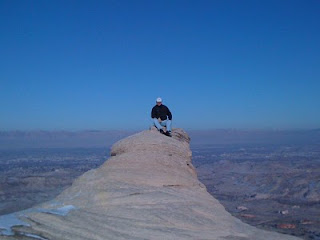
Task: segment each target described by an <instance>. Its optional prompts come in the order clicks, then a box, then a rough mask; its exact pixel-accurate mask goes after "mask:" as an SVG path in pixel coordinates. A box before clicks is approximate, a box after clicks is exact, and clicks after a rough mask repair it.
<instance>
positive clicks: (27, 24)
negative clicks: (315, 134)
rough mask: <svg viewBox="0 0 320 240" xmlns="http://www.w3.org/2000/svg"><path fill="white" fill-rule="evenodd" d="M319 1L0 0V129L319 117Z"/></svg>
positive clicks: (225, 124)
mask: <svg viewBox="0 0 320 240" xmlns="http://www.w3.org/2000/svg"><path fill="white" fill-rule="evenodd" d="M319 12H320V2H319V1H318V0H310V1H302V0H301V1H295V0H282V1H279V0H277V1H272V0H265V1H264V0H261V1H255V0H252V1H249V0H243V1H239V0H226V1H213V0H212V1H182V0H181V1H169V0H168V1H153V0H151V1H141V0H137V1H131V0H130V1H69V0H68V1H32V0H30V1H14V0H8V1H4V0H1V1H0V29H1V37H0V52H1V54H0V101H1V104H0V130H17V129H18V130H33V129H44V130H61V129H63V130H80V129H141V128H147V126H148V125H149V124H150V111H151V108H152V107H153V105H154V103H155V99H156V98H157V97H159V96H161V97H162V98H163V99H164V104H166V105H167V106H168V107H169V108H170V110H171V111H172V113H173V125H174V127H182V128H187V129H208V128H210V129H215V128H254V129H255V128H280V129H288V128H319V123H320V111H319V109H320V94H319V92H320V44H319V43H320V27H319V26H320V14H319Z"/></svg>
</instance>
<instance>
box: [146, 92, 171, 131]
mask: <svg viewBox="0 0 320 240" xmlns="http://www.w3.org/2000/svg"><path fill="white" fill-rule="evenodd" d="M151 118H152V120H153V124H154V125H155V126H156V128H157V129H158V131H159V132H160V133H162V134H164V135H166V136H168V137H171V120H172V114H171V112H170V110H169V108H168V107H167V106H165V105H163V104H162V99H161V98H157V100H156V105H155V106H154V107H153V108H152V111H151ZM162 127H166V128H167V131H166V132H164V131H163V129H162Z"/></svg>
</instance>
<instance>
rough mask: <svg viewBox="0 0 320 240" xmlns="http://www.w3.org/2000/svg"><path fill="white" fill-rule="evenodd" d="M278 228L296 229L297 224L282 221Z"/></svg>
mask: <svg viewBox="0 0 320 240" xmlns="http://www.w3.org/2000/svg"><path fill="white" fill-rule="evenodd" d="M278 228H281V229H294V228H296V225H295V224H290V223H282V224H279V225H278Z"/></svg>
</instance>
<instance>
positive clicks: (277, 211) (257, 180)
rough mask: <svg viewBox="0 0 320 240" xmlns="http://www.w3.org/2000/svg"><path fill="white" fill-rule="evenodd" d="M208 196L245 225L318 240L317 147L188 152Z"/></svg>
mask: <svg viewBox="0 0 320 240" xmlns="http://www.w3.org/2000/svg"><path fill="white" fill-rule="evenodd" d="M193 164H194V166H195V167H196V169H197V172H198V177H199V180H200V181H201V182H203V183H204V184H205V185H206V186H207V190H208V191H209V193H211V194H212V195H213V196H214V197H215V198H217V199H218V200H219V201H220V202H221V203H222V204H223V205H224V206H225V207H226V209H227V210H228V211H229V212H230V213H232V214H233V215H234V216H236V217H238V218H240V219H242V220H243V221H244V222H247V223H249V224H252V225H254V226H257V227H262V228H266V229H271V230H277V231H279V232H284V233H289V234H294V235H297V236H303V237H304V238H305V239H320V219H319V216H320V145H319V144H314V145H313V144H310V145H309V144H295V145H293V144H289V145H275V144H231V145H203V146H198V147H194V148H193Z"/></svg>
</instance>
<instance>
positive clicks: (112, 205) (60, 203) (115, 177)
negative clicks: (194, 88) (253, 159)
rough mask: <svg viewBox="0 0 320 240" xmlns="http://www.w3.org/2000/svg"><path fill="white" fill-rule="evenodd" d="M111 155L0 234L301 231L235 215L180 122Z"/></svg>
mask: <svg viewBox="0 0 320 240" xmlns="http://www.w3.org/2000/svg"><path fill="white" fill-rule="evenodd" d="M111 155H112V157H111V158H110V159H109V160H108V161H106V162H105V163H104V164H103V165H102V166H101V167H100V168H98V169H95V170H91V171H88V172H86V173H85V174H83V175H82V176H80V177H79V178H77V179H76V180H75V181H74V183H73V185H72V186H71V187H70V188H68V189H66V190H65V191H64V192H63V193H61V194H60V195H59V196H58V197H57V198H56V199H55V200H54V201H51V202H48V203H45V204H42V205H41V206H38V208H37V209H41V211H32V210H29V211H26V212H25V213H23V214H21V215H19V216H20V219H21V220H23V221H24V222H26V224H25V226H20V227H19V226H14V227H12V229H11V230H12V231H13V232H14V233H15V235H14V236H3V235H2V236H0V239H37V238H38V239H50V240H67V239H68V240H95V239H97V240H107V239H112V240H114V239H126V240H128V239H137V240H142V239H159V240H160V239H161V240H164V239H168V240H169V239H174V240H179V239H181V240H182V239H183V240H186V239H197V240H199V239H219V240H246V239H252V240H262V239H270V240H280V239H281V240H286V239H288V240H289V239H292V240H293V239H298V238H295V237H293V236H289V235H283V234H279V233H275V232H268V231H264V230H260V229H257V228H255V227H252V226H249V225H247V224H245V223H243V222H241V221H240V220H239V219H237V218H235V217H233V216H231V215H230V214H229V213H228V212H227V211H226V210H225V209H224V207H223V206H222V205H221V204H220V203H219V202H218V201H217V200H216V199H215V198H213V197H212V196H211V195H210V194H209V193H208V192H207V191H206V188H205V187H204V185H203V184H202V183H200V182H199V181H198V179H197V176H196V172H195V170H194V167H193V166H192V164H191V151H190V148H189V137H188V135H187V134H186V133H185V132H184V131H183V130H181V129H174V131H173V137H172V138H169V137H166V136H164V135H162V134H160V133H158V132H157V131H155V130H147V131H143V132H140V133H138V134H135V135H132V136H130V137H128V138H125V139H123V140H121V141H119V142H117V143H116V144H115V145H114V146H113V147H112V151H111ZM45 209H48V211H46V210H45ZM55 209H56V210H55ZM61 212H63V213H65V214H61ZM18 235H20V236H18Z"/></svg>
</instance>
